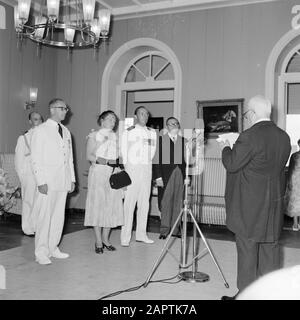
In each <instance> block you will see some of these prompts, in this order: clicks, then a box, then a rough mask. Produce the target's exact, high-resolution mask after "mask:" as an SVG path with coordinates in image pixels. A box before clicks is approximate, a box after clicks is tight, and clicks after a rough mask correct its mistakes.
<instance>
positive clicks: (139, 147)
mask: <svg viewBox="0 0 300 320" xmlns="http://www.w3.org/2000/svg"><path fill="white" fill-rule="evenodd" d="M135 118H136V120H137V123H136V125H134V126H132V127H130V128H128V129H127V130H125V131H124V133H123V135H122V143H121V153H122V158H123V161H124V165H125V169H126V171H127V173H128V174H129V176H130V178H131V181H132V183H131V185H129V186H128V187H127V190H126V192H125V200H124V216H125V217H124V218H125V223H124V226H122V229H121V245H122V246H124V247H128V246H129V242H130V239H131V231H132V222H133V213H134V209H135V205H136V203H137V225H136V234H135V238H136V241H140V242H144V243H148V244H150V243H153V242H154V241H153V240H151V239H149V238H148V237H147V233H146V228H147V219H148V211H149V198H150V193H151V181H152V159H153V157H154V154H155V149H156V139H157V138H156V132H155V130H153V129H152V128H149V127H147V126H146V124H147V122H148V118H149V112H148V110H147V109H146V108H145V107H143V106H140V107H138V108H137V109H136V110H135Z"/></svg>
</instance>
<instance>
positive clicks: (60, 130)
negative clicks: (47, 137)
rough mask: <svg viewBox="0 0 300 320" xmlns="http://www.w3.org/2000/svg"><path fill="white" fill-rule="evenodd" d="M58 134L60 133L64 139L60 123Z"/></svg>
mask: <svg viewBox="0 0 300 320" xmlns="http://www.w3.org/2000/svg"><path fill="white" fill-rule="evenodd" d="M58 132H59V134H60V136H61V137H62V138H63V131H62V127H61V125H60V124H59V123H58Z"/></svg>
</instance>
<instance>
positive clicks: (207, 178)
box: [200, 158, 226, 197]
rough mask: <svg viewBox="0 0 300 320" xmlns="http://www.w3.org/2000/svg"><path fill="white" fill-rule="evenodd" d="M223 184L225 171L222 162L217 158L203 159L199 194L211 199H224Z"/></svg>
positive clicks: (224, 182)
mask: <svg viewBox="0 0 300 320" xmlns="http://www.w3.org/2000/svg"><path fill="white" fill-rule="evenodd" d="M200 179H201V176H200ZM225 184H226V171H225V168H224V166H223V164H222V160H221V159H219V158H205V161H204V171H203V174H202V183H201V185H202V190H201V194H202V195H205V196H212V197H224V194H225Z"/></svg>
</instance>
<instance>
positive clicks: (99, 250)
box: [95, 243, 104, 254]
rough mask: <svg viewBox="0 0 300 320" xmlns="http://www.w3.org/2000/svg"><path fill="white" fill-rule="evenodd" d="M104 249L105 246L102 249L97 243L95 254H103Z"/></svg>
mask: <svg viewBox="0 0 300 320" xmlns="http://www.w3.org/2000/svg"><path fill="white" fill-rule="evenodd" d="M103 247H104V245H103V244H102V247H97V244H96V243H95V252H96V253H98V254H101V253H103Z"/></svg>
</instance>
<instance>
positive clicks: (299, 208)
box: [286, 139, 300, 231]
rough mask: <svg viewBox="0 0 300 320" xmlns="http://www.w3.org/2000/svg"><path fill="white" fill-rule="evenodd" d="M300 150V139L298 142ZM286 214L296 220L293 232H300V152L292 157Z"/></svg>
mask: <svg viewBox="0 0 300 320" xmlns="http://www.w3.org/2000/svg"><path fill="white" fill-rule="evenodd" d="M297 143H298V146H299V148H300V139H299V140H298V142H297ZM286 214H287V215H288V216H290V217H293V218H294V224H293V231H298V230H300V220H299V219H300V151H298V152H295V153H293V154H292V155H291V159H290V165H289V171H288V181H287V188H286Z"/></svg>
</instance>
